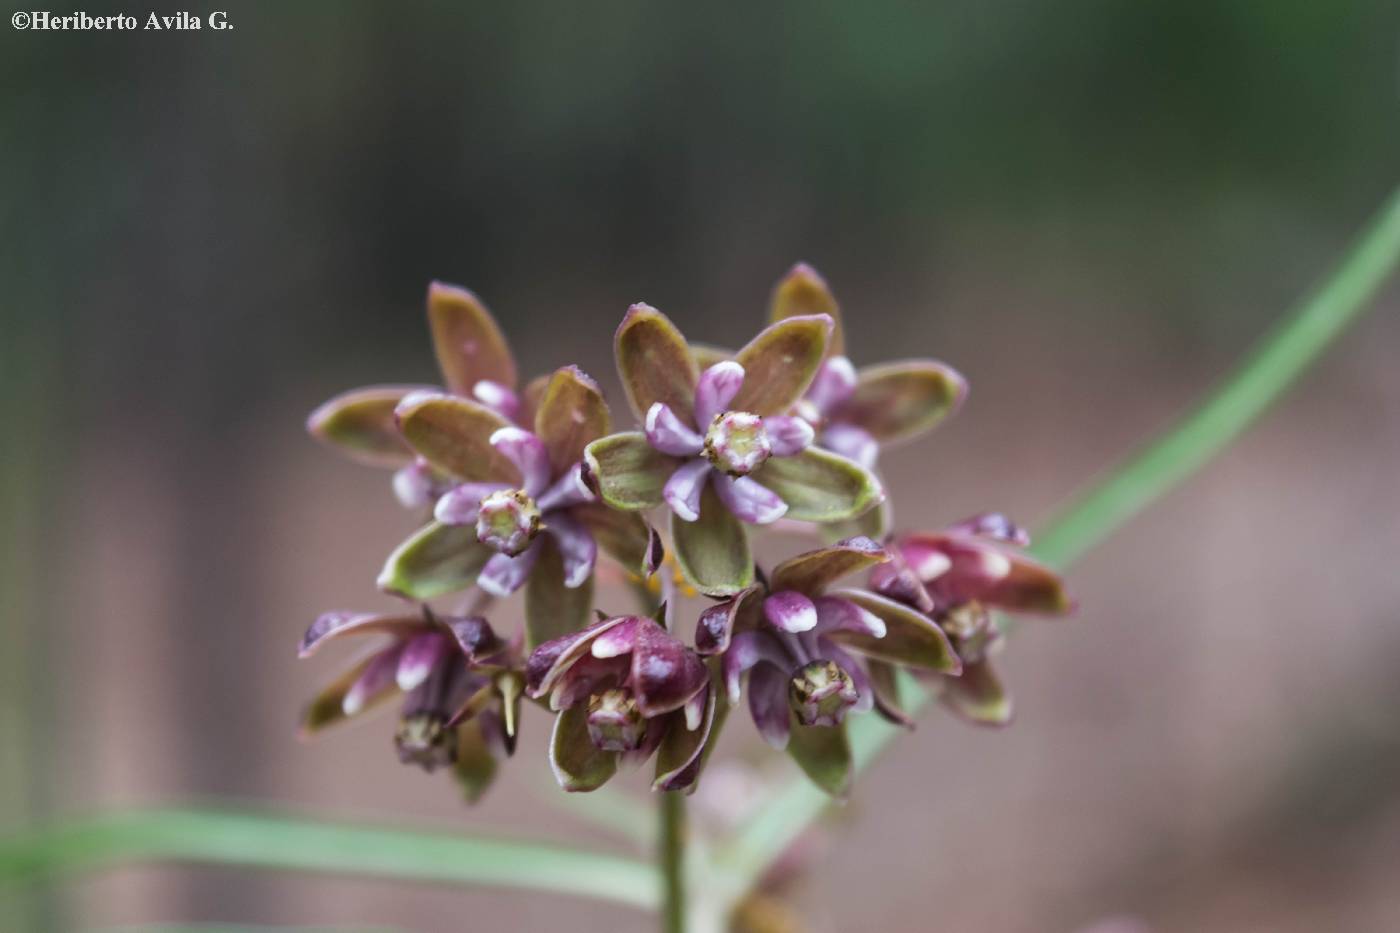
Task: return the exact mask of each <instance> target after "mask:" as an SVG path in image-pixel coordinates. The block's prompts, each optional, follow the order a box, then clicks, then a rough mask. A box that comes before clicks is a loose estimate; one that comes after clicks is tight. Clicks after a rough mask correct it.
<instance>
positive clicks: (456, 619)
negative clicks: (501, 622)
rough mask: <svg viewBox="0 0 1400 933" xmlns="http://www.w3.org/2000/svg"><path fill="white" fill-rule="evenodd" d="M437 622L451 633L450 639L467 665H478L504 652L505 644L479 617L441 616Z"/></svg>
mask: <svg viewBox="0 0 1400 933" xmlns="http://www.w3.org/2000/svg"><path fill="white" fill-rule="evenodd" d="M439 621H441V622H442V624H443V625H446V626H447V628H448V630H449V631H451V632H452V638H453V639H454V640H455V641H456V642H457V647H458V648H459V649H461V652H462V654H464V655H466V658H467V661H468V662H469V663H472V664H475V663H478V662H480V661H483V660H485V659H487V658H489V657H491V656H492V655H496V654H500V653H501V652H502V651H503V650H505V647H506V643H505V642H503V641H501V638H500V636H498V635H497V634H496V631H495V629H493V628H491V623H490V622H487V621H486V620H485V619H483V618H482V617H481V616H465V617H462V616H441V617H439Z"/></svg>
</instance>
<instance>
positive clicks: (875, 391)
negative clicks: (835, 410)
mask: <svg viewBox="0 0 1400 933" xmlns="http://www.w3.org/2000/svg"><path fill="white" fill-rule="evenodd" d="M966 396H967V381H966V380H965V379H963V377H962V376H960V375H958V373H957V372H956V371H954V370H953V369H952V368H951V367H948V366H944V365H943V364H942V363H935V362H933V361H932V360H908V361H904V362H898V363H883V364H881V365H879V366H869V367H866V368H865V369H862V370H861V371H860V381H859V382H858V383H857V384H856V391H855V394H854V395H852V396H851V399H850V401H848V402H847V403H846V404H845V405H843V406H841V409H840V412H839V417H840V420H842V421H847V422H850V423H852V424H855V425H858V426H859V427H862V428H864V429H865V430H867V431H869V432H870V434H871V435H873V436H874V438H875V439H876V440H877V441H879V442H880V443H882V444H894V443H899V442H900V441H907V440H910V439H912V438H914V437H917V436H918V435H920V434H923V433H924V432H925V431H928V430H931V429H932V428H933V427H934V426H935V425H937V424H938V422H940V421H942V420H943V419H944V418H945V417H947V416H948V415H950V414H952V413H953V412H954V411H956V410H957V408H958V406H959V405H960V404H962V400H963V399H964V398H965V397H966Z"/></svg>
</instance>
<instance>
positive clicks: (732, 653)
mask: <svg viewBox="0 0 1400 933" xmlns="http://www.w3.org/2000/svg"><path fill="white" fill-rule="evenodd" d="M761 663H766V664H770V665H772V666H774V667H776V668H778V669H779V670H780V671H782V672H783V676H784V677H787V676H788V673H789V672H790V671H791V670H792V668H793V667H794V662H793V659H792V658H791V657H790V656H789V655H788V653H787V651H786V649H784V648H783V646H782V645H781V644H779V643H778V640H777V639H776V638H774V637H773V635H772V634H771V633H769V632H764V631H747V632H735V633H734V638H733V640H732V641H731V642H730V643H729V650H728V651H726V652H725V653H724V656H723V658H721V660H720V666H721V670H722V672H723V674H724V688H725V693H726V695H727V696H728V697H729V702H730V703H738V702H739V681H740V678H741V677H743V675H744V673H745V672H746V671H748V670H749V669H750V668H752V667H754V666H755V665H757V664H761Z"/></svg>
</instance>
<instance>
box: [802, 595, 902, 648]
mask: <svg viewBox="0 0 1400 933" xmlns="http://www.w3.org/2000/svg"><path fill="white" fill-rule="evenodd" d="M815 631H816V632H818V633H820V634H827V633H829V632H854V633H855V634H857V635H865V636H867V637H869V638H884V637H885V635H886V634H887V633H888V632H889V626H887V625H886V624H885V620H884V619H881V618H880V617H879V616H877V615H875V613H873V612H871V611H870V610H869V609H862V608H861V607H860V606H857V605H856V604H855V603H853V602H851V601H850V600H849V599H842V598H841V597H839V596H821V597H818V599H817V627H816V629H815Z"/></svg>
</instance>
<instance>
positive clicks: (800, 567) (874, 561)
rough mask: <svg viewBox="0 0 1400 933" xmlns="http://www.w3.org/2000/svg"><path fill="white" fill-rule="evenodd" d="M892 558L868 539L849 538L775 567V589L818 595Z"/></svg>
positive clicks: (773, 579) (773, 585)
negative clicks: (841, 581)
mask: <svg viewBox="0 0 1400 933" xmlns="http://www.w3.org/2000/svg"><path fill="white" fill-rule="evenodd" d="M889 559H890V556H889V554H888V553H886V551H885V549H884V548H882V547H880V545H878V544H876V543H875V542H874V541H872V540H870V539H869V538H864V537H855V538H847V539H846V540H845V541H838V542H837V543H835V544H833V545H830V546H829V547H823V548H817V549H816V550H814V551H808V552H806V553H805V554H798V555H797V556H796V557H792V558H789V559H788V560H785V561H783V562H782V563H781V564H779V565H778V566H776V567H774V568H773V573H772V587H773V589H774V590H796V591H797V592H799V593H806V594H808V595H809V596H815V595H817V594H819V593H821V592H822V591H823V590H825V589H826V588H827V587H828V586H830V585H831V584H833V583H835V582H836V581H837V580H840V579H841V578H842V577H845V576H849V575H850V574H853V573H860V572H861V571H864V570H869V569H870V568H871V567H874V566H877V565H879V564H883V563H885V562H886V561H888V560H889Z"/></svg>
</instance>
